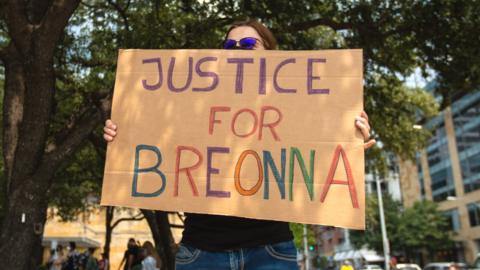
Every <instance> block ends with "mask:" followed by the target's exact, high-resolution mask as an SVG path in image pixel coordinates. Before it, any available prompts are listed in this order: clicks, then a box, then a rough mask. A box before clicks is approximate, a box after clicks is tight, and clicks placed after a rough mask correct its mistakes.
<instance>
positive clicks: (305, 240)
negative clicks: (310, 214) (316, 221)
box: [303, 224, 311, 270]
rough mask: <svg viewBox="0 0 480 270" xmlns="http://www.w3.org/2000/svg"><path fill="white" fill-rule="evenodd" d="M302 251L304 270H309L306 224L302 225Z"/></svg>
mask: <svg viewBox="0 0 480 270" xmlns="http://www.w3.org/2000/svg"><path fill="white" fill-rule="evenodd" d="M303 249H304V254H305V270H310V269H311V265H310V256H309V251H308V234H307V224H303Z"/></svg>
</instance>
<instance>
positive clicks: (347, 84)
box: [101, 50, 365, 229]
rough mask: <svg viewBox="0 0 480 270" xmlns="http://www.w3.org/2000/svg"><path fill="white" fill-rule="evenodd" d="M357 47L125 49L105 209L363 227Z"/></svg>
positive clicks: (117, 88)
mask: <svg viewBox="0 0 480 270" xmlns="http://www.w3.org/2000/svg"><path fill="white" fill-rule="evenodd" d="M362 72H363V70H362V51H361V50H324V51H243V50H120V51H119V56H118V64H117V74H116V82H115V90H114V97H113V106H112V120H113V121H114V123H116V124H117V126H118V130H117V134H118V135H117V136H116V137H115V140H114V142H112V143H109V145H108V150H107V162H106V165H105V175H104V181H103V190H102V200H101V203H102V205H115V206H126V207H139V208H146V209H157V210H164V211H181V212H194V213H209V214H220V215H234V216H241V217H249V218H256V219H269V220H281V221H290V222H299V223H308V224H322V225H333V226H339V227H346V228H355V229H363V228H364V227H365V202H364V201H365V193H364V149H363V137H362V135H361V133H360V132H359V131H358V130H357V129H356V128H355V125H354V122H355V116H357V115H359V114H360V113H361V111H362V110H363V77H362Z"/></svg>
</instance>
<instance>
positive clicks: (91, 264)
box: [85, 247, 98, 270]
mask: <svg viewBox="0 0 480 270" xmlns="http://www.w3.org/2000/svg"><path fill="white" fill-rule="evenodd" d="M94 254H95V248H94V247H90V248H88V251H87V252H86V255H87V258H86V263H85V270H98V261H97V258H95V256H94Z"/></svg>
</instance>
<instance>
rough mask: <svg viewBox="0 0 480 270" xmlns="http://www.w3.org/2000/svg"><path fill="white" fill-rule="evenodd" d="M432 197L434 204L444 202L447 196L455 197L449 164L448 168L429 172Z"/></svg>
mask: <svg viewBox="0 0 480 270" xmlns="http://www.w3.org/2000/svg"><path fill="white" fill-rule="evenodd" d="M430 177H431V179H432V197H433V200H434V201H435V202H439V201H443V200H446V199H447V197H448V196H455V185H454V183H453V173H452V168H451V166H450V164H448V167H446V168H443V169H440V170H437V171H436V172H431V175H430Z"/></svg>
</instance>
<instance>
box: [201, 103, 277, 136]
mask: <svg viewBox="0 0 480 270" xmlns="http://www.w3.org/2000/svg"><path fill="white" fill-rule="evenodd" d="M230 111H231V108H230V107H228V106H213V107H211V108H210V117H209V121H208V134H210V135H212V134H213V128H214V126H215V124H221V123H222V121H221V120H219V119H216V114H217V113H227V112H230ZM268 112H271V113H273V114H274V115H275V116H276V119H275V120H274V121H273V122H270V123H266V121H265V115H266V114H267V113H268ZM242 114H247V115H250V116H251V118H252V123H253V125H252V128H251V130H250V131H248V132H246V133H244V134H241V133H239V132H238V131H237V128H236V127H237V125H236V123H237V119H238V117H239V116H240V115H242ZM282 117H283V116H282V112H281V111H280V110H279V109H278V108H275V107H273V106H262V107H261V108H260V117H259V116H258V115H257V113H255V111H253V110H251V109H248V108H243V109H240V110H238V111H237V112H235V113H234V114H233V116H232V120H231V121H230V130H231V131H232V133H233V134H234V135H235V136H237V137H240V138H246V137H249V136H251V135H253V134H254V133H255V132H256V131H257V129H258V139H259V140H261V139H262V136H263V128H264V127H267V128H269V129H270V132H271V133H272V136H273V138H274V139H275V140H276V141H280V137H279V136H278V134H277V132H276V131H275V127H276V126H277V125H278V124H279V123H280V121H281V120H282Z"/></svg>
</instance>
